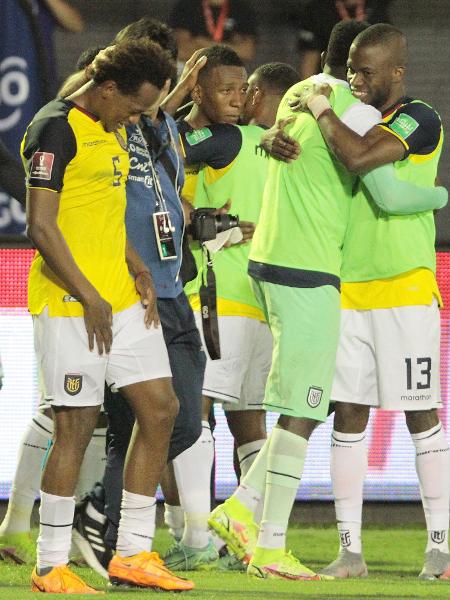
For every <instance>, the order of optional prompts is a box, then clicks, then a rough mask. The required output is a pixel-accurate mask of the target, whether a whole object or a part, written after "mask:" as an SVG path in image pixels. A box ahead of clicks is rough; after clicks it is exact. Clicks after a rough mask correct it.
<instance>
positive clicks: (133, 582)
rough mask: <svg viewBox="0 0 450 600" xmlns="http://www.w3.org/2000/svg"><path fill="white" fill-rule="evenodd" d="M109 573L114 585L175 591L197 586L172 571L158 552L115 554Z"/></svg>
mask: <svg viewBox="0 0 450 600" xmlns="http://www.w3.org/2000/svg"><path fill="white" fill-rule="evenodd" d="M108 573H109V580H110V581H111V583H112V584H113V585H125V586H127V585H129V586H134V587H143V588H153V589H155V590H166V591H174V592H183V591H187V590H192V588H194V587H195V586H194V582H193V581H189V580H188V579H183V578H182V577H177V576H176V575H174V574H173V573H171V572H170V571H169V569H168V568H167V567H165V566H164V562H163V561H162V560H161V559H160V558H159V555H158V553H157V552H140V553H139V554H135V555H134V556H119V555H118V554H115V555H114V556H113V558H112V560H111V562H110V563H109V566H108Z"/></svg>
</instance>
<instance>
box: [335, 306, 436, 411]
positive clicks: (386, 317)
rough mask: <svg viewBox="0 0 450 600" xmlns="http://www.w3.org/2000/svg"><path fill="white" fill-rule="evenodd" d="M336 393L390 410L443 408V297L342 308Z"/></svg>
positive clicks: (340, 398) (340, 397)
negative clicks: (425, 302) (410, 303)
mask: <svg viewBox="0 0 450 600" xmlns="http://www.w3.org/2000/svg"><path fill="white" fill-rule="evenodd" d="M331 398H332V400H334V401H336V402H351V403H353V404H362V405H366V406H377V407H379V408H382V409H384V410H402V411H405V410H428V409H431V408H441V406H442V401H441V396H440V316H439V308H438V305H437V302H436V301H434V302H433V304H432V305H431V306H399V307H396V308H386V309H373V310H348V309H345V310H342V319H341V332H340V339H339V347H338V352H337V358H336V373H335V377H334V381H333V388H332V392H331Z"/></svg>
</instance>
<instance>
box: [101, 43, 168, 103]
mask: <svg viewBox="0 0 450 600" xmlns="http://www.w3.org/2000/svg"><path fill="white" fill-rule="evenodd" d="M175 75H176V72H175V65H174V63H173V61H172V59H171V58H170V56H169V55H168V53H167V52H166V51H165V50H162V48H161V47H160V46H159V44H155V43H154V42H150V41H149V40H145V39H139V40H127V39H124V40H123V41H122V42H119V43H118V44H116V45H115V46H110V47H109V48H107V49H106V50H105V52H104V53H103V56H101V57H97V59H96V61H95V63H94V75H93V81H94V82H95V83H97V84H101V83H103V82H105V81H108V80H112V81H114V82H115V83H116V85H117V87H118V89H119V91H120V92H122V94H134V93H136V92H137V91H138V90H139V88H140V87H141V85H142V84H143V83H146V82H148V83H151V84H153V85H154V86H155V87H157V88H158V89H162V88H163V86H164V84H165V82H166V81H167V80H168V79H173V78H174V77H175Z"/></svg>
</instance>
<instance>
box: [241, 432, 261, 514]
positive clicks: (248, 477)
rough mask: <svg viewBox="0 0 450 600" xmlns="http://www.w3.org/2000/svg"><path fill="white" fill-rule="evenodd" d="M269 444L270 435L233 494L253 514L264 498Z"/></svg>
mask: <svg viewBox="0 0 450 600" xmlns="http://www.w3.org/2000/svg"><path fill="white" fill-rule="evenodd" d="M269 445H270V436H269V437H268V438H267V440H266V441H265V442H264V444H263V445H262V447H261V449H260V451H259V452H258V454H256V455H255V457H254V460H253V463H252V464H251V465H249V468H248V471H247V473H246V474H245V475H243V476H242V477H241V483H240V484H239V486H238V488H237V489H236V491H235V492H234V494H233V496H234V497H235V498H237V499H238V500H239V501H240V502H242V504H243V505H244V506H246V507H247V508H248V509H249V510H250V511H251V512H252V513H253V515H255V512H256V511H257V510H258V506H259V504H260V502H263V498H264V493H265V489H266V474H267V456H268V451H269Z"/></svg>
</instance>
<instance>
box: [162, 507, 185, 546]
mask: <svg viewBox="0 0 450 600" xmlns="http://www.w3.org/2000/svg"><path fill="white" fill-rule="evenodd" d="M164 523H165V524H166V525H167V527H168V528H169V533H170V535H171V536H173V537H174V538H175V539H176V541H177V542H178V541H179V540H181V538H182V537H183V532H184V509H183V507H181V506H172V505H170V504H167V502H164Z"/></svg>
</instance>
